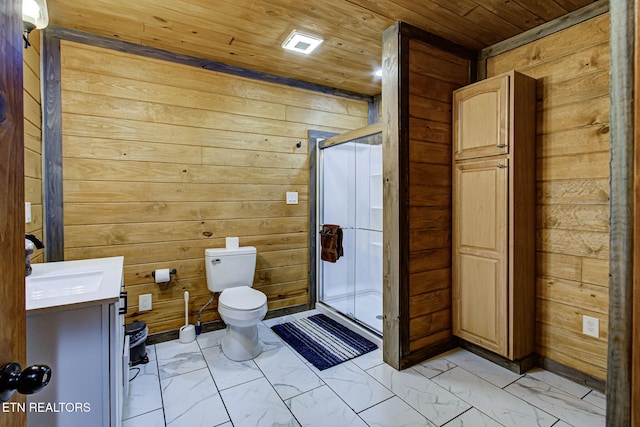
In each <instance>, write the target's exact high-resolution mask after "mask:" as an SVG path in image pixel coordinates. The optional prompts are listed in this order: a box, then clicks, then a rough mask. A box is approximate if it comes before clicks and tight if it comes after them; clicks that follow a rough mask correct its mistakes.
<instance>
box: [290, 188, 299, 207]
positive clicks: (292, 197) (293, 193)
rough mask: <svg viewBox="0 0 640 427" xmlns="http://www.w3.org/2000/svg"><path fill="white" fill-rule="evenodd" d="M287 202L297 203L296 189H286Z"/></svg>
mask: <svg viewBox="0 0 640 427" xmlns="http://www.w3.org/2000/svg"><path fill="white" fill-rule="evenodd" d="M287 204H288V205H297V204H298V192H297V191H287Z"/></svg>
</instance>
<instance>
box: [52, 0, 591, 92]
mask: <svg viewBox="0 0 640 427" xmlns="http://www.w3.org/2000/svg"><path fill="white" fill-rule="evenodd" d="M600 1H603V0H600ZM593 2H594V0H535V1H532V0H133V1H132V0H49V1H48V5H49V15H50V19H51V24H53V25H57V26H61V27H66V28H72V29H77V30H81V31H85V32H89V33H94V34H98V35H103V36H108V37H114V38H118V39H121V40H127V41H131V42H135V43H139V44H143V45H148V46H152V47H156V48H160V49H164V50H168V51H171V52H177V53H182V54H187V55H192V56H197V57H201V58H206V59H210V60H213V61H219V62H223V63H226V64H231V65H236V66H240V67H245V68H250V69H253V70H258V71H263V72H267V73H272V74H277V75H281V76H285V77H290V78H294V79H299V80H304V81H308V82H313V83H317V84H321V85H325V86H330V87H335V88H338V89H343V90H347V91H352V92H357V93H362V94H367V95H376V94H379V93H380V91H381V89H380V78H377V77H375V76H374V74H373V73H374V70H375V69H376V68H378V67H380V58H381V39H382V32H383V31H384V30H385V29H386V28H388V27H389V26H391V25H393V23H394V22H395V21H396V20H401V21H404V22H406V23H409V24H411V25H414V26H416V27H419V28H422V29H424V30H427V31H430V32H432V33H434V34H437V35H439V36H442V37H444V38H446V39H449V40H451V41H453V42H456V43H458V44H461V45H463V46H466V47H469V48H472V49H475V50H480V49H482V48H485V47H487V46H491V45H493V44H495V43H497V42H500V41H502V40H505V39H507V38H509V37H512V36H514V35H517V34H520V33H522V32H524V31H526V30H528V29H531V28H533V27H536V26H538V25H540V24H543V23H545V22H548V21H550V20H553V19H555V18H557V17H559V16H562V15H565V14H567V13H569V12H572V11H574V10H577V9H579V8H581V7H583V6H586V5H588V4H590V3H593ZM293 29H298V30H301V31H305V32H308V33H311V34H314V35H318V36H321V37H322V38H324V43H323V44H322V45H321V46H320V47H319V48H318V50H316V51H315V52H314V53H312V54H311V55H310V56H303V55H301V54H297V53H292V52H288V51H284V50H283V49H282V48H281V47H280V45H281V44H282V42H283V40H284V38H285V37H286V36H287V35H288V34H289V33H290V32H291V31H292V30H293Z"/></svg>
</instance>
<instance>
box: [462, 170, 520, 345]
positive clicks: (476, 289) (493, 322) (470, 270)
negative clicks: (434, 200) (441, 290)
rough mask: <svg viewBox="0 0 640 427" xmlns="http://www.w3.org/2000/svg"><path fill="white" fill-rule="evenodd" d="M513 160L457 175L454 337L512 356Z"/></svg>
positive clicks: (463, 171)
mask: <svg viewBox="0 0 640 427" xmlns="http://www.w3.org/2000/svg"><path fill="white" fill-rule="evenodd" d="M508 178H509V169H508V161H507V159H505V158H502V159H495V158H494V159H490V160H472V161H468V162H460V163H456V165H455V174H454V194H453V209H454V230H453V232H454V236H453V237H454V271H453V276H454V277H453V298H454V322H453V323H454V325H453V328H454V334H455V335H458V336H460V337H461V338H463V339H466V340H468V341H471V342H474V343H476V344H478V345H481V346H483V347H485V348H488V349H490V350H492V351H495V352H496V353H499V354H503V355H504V354H506V352H507V344H508V340H507V336H508V335H507V331H508V327H507V313H508V304H507V301H508V300H507V298H508V286H507V260H508V258H507V241H508V226H507V224H508V223H507V215H508V203H507V201H508Z"/></svg>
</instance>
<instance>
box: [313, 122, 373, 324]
mask: <svg viewBox="0 0 640 427" xmlns="http://www.w3.org/2000/svg"><path fill="white" fill-rule="evenodd" d="M379 129H380V128H379V126H377V127H376V126H370V127H368V128H365V129H364V130H362V131H359V132H356V133H357V134H359V136H358V137H355V138H353V139H349V138H348V135H347V136H346V140H345V135H338V136H336V137H332V138H329V139H326V140H324V141H322V142H320V143H319V144H318V150H317V156H318V158H317V160H316V161H317V163H316V165H317V171H318V174H317V186H318V187H317V213H316V218H317V224H316V225H317V227H316V232H317V231H319V230H320V229H321V228H322V225H323V224H337V225H339V226H340V227H341V228H342V230H343V236H344V237H343V248H344V256H342V257H340V258H339V259H338V261H337V262H335V263H331V262H326V261H322V260H321V259H320V247H319V243H318V245H317V246H318V247H317V251H316V257H317V258H316V259H317V284H318V289H317V299H318V301H317V302H318V304H324V305H325V306H328V307H330V308H331V309H333V310H335V311H337V312H339V313H341V314H342V315H344V316H346V317H348V318H350V319H352V320H354V321H356V322H358V323H360V324H361V325H364V326H365V327H367V328H368V329H370V330H372V331H374V332H375V333H377V334H379V335H382V134H381V132H380V130H379ZM367 130H369V131H371V132H375V133H372V134H371V133H368V132H367ZM349 134H352V133H349ZM318 242H319V239H318Z"/></svg>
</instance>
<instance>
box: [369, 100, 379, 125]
mask: <svg viewBox="0 0 640 427" xmlns="http://www.w3.org/2000/svg"><path fill="white" fill-rule="evenodd" d="M381 104H382V94H380V95H376V96H374V97H373V99H372V100H371V102H370V103H369V121H368V124H370V125H373V124H376V123H380V105H381Z"/></svg>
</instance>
